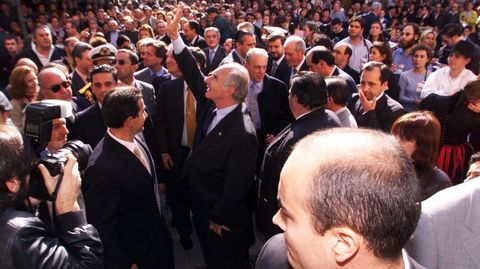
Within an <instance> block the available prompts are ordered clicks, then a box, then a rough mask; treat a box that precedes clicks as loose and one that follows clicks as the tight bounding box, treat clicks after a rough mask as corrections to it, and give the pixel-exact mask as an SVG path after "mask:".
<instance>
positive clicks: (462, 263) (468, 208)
mask: <svg viewBox="0 0 480 269" xmlns="http://www.w3.org/2000/svg"><path fill="white" fill-rule="evenodd" d="M406 249H407V251H408V253H409V255H411V256H412V257H413V258H414V259H415V260H417V261H418V262H420V263H421V264H423V265H424V266H425V267H426V268H429V269H430V268H438V269H441V268H445V269H451V268H462V269H467V268H480V180H472V181H470V182H466V183H462V184H460V185H457V186H454V187H450V188H447V189H445V190H442V191H440V192H438V193H436V194H435V195H433V196H432V197H430V198H429V199H427V200H425V201H424V202H423V203H422V215H421V217H420V221H419V223H418V226H417V229H416V231H415V233H414V234H413V236H412V238H411V239H410V241H409V242H408V244H407V245H406Z"/></svg>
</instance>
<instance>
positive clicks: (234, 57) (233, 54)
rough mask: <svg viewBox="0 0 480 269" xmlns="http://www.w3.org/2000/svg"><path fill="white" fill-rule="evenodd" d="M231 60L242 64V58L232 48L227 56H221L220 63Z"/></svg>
mask: <svg viewBox="0 0 480 269" xmlns="http://www.w3.org/2000/svg"><path fill="white" fill-rule="evenodd" d="M231 62H236V63H238V64H241V65H243V62H242V60H241V59H240V57H238V54H237V52H236V51H235V50H232V51H231V52H230V53H229V54H228V55H227V56H225V58H223V60H222V62H221V63H220V65H222V64H226V63H231Z"/></svg>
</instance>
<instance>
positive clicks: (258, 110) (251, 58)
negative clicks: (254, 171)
mask: <svg viewBox="0 0 480 269" xmlns="http://www.w3.org/2000/svg"><path fill="white" fill-rule="evenodd" d="M267 62H268V54H267V52H266V51H265V50H264V49H259V48H253V49H250V50H249V51H248V53H247V56H246V58H245V67H246V68H247V70H248V73H249V75H250V82H249V84H248V86H249V87H248V94H247V102H246V103H247V109H248V111H249V113H250V117H251V118H252V121H253V124H254V125H255V129H256V131H257V138H258V141H259V150H258V157H259V158H258V159H259V160H258V165H257V168H258V169H259V168H260V166H261V165H262V163H261V160H262V158H263V153H264V152H265V149H266V147H267V146H268V144H270V143H271V142H272V140H273V139H274V138H275V136H276V135H277V134H278V133H279V132H280V131H281V130H282V129H283V128H285V126H287V125H288V124H289V123H290V122H292V121H293V116H292V114H291V112H290V108H289V107H288V90H287V86H286V85H285V83H283V82H281V81H280V80H278V79H276V78H274V77H271V76H269V75H267V74H266V69H267Z"/></svg>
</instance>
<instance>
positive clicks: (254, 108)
mask: <svg viewBox="0 0 480 269" xmlns="http://www.w3.org/2000/svg"><path fill="white" fill-rule="evenodd" d="M257 89H258V87H257V84H255V83H252V85H251V86H250V94H249V96H248V110H249V111H250V117H251V118H252V121H253V125H255V129H257V130H260V124H261V123H260V111H259V108H258V102H257V97H258V90H257Z"/></svg>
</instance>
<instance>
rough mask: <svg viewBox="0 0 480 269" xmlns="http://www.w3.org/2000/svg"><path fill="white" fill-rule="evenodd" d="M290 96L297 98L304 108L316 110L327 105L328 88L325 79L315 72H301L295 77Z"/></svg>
mask: <svg viewBox="0 0 480 269" xmlns="http://www.w3.org/2000/svg"><path fill="white" fill-rule="evenodd" d="M291 84H292V86H291V87H290V95H292V96H295V97H297V100H298V103H299V104H301V105H302V106H303V107H306V108H309V109H314V108H319V107H322V106H324V105H325V104H326V103H327V89H326V88H327V86H326V84H325V80H324V79H323V77H322V76H321V75H319V74H317V73H315V72H311V71H300V72H299V73H298V74H297V75H295V76H293V78H292V82H291Z"/></svg>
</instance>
